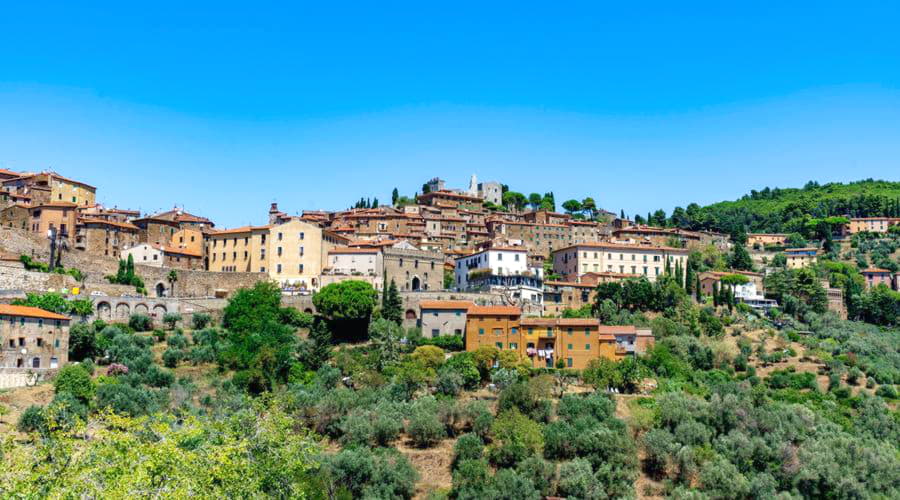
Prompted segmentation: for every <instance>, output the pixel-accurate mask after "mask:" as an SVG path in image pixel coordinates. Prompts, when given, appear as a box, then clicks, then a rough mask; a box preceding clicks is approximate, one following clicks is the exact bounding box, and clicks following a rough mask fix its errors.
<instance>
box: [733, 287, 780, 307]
mask: <svg viewBox="0 0 900 500" xmlns="http://www.w3.org/2000/svg"><path fill="white" fill-rule="evenodd" d="M733 286H734V298H736V299H737V300H739V301H741V302H743V303H744V304H747V305H748V306H750V307H752V308H754V309H771V308H773V307H778V302H776V301H774V300H772V299H767V298H766V297H765V295H763V294H761V293H759V291H758V290H757V289H756V283H754V282H753V281H748V282H747V283H744V284H741V285H733Z"/></svg>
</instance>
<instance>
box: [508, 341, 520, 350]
mask: <svg viewBox="0 0 900 500" xmlns="http://www.w3.org/2000/svg"><path fill="white" fill-rule="evenodd" d="M509 348H510V349H518V348H519V343H518V342H510V343H509Z"/></svg>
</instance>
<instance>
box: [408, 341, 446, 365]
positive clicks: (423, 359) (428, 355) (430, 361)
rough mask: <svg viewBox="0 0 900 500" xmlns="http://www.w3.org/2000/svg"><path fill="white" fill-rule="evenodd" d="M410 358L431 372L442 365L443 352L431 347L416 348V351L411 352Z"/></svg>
mask: <svg viewBox="0 0 900 500" xmlns="http://www.w3.org/2000/svg"><path fill="white" fill-rule="evenodd" d="M410 357H412V359H413V360H414V361H416V362H417V363H420V364H421V365H422V366H424V367H425V368H431V369H433V370H437V369H438V368H440V366H441V365H442V364H444V350H443V349H441V348H440V347H435V346H433V345H423V346H419V347H416V350H415V351H413V352H412V354H411V355H410Z"/></svg>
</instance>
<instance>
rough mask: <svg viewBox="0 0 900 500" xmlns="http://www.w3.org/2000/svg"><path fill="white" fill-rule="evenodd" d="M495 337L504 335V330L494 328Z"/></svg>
mask: <svg viewBox="0 0 900 500" xmlns="http://www.w3.org/2000/svg"><path fill="white" fill-rule="evenodd" d="M494 335H503V329H502V328H494Z"/></svg>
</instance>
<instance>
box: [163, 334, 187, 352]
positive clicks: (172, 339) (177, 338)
mask: <svg viewBox="0 0 900 500" xmlns="http://www.w3.org/2000/svg"><path fill="white" fill-rule="evenodd" d="M166 345H168V346H169V347H171V348H173V349H184V348H185V347H187V345H188V340H187V337H185V336H184V334H183V333H180V332H179V333H175V334H173V335H169V338H167V339H166Z"/></svg>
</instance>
